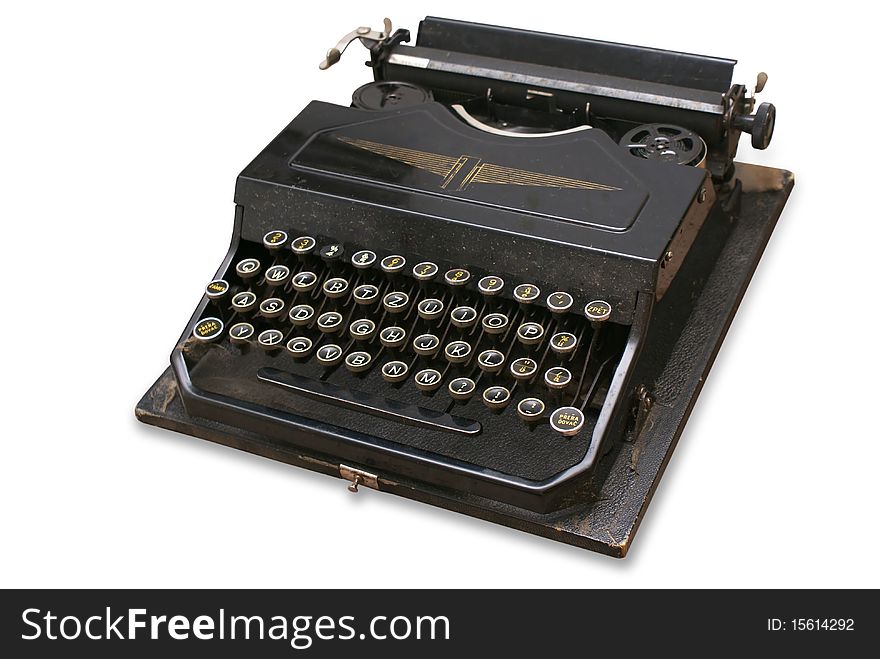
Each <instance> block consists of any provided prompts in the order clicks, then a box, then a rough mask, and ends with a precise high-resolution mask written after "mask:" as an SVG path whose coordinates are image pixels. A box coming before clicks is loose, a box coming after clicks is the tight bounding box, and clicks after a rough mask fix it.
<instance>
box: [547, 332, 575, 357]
mask: <svg viewBox="0 0 880 659" xmlns="http://www.w3.org/2000/svg"><path fill="white" fill-rule="evenodd" d="M576 347H577V337H576V336H575V335H574V334H572V333H571V332H557V333H556V334H554V335H553V336H551V337H550V349H551V350H552V351H553V352H555V353H556V354H557V355H567V354H569V353H570V352H573V351H574V349H575V348H576Z"/></svg>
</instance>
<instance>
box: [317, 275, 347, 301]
mask: <svg viewBox="0 0 880 659" xmlns="http://www.w3.org/2000/svg"><path fill="white" fill-rule="evenodd" d="M322 289H323V290H324V295H326V296H327V297H329V298H330V299H336V298H340V297H343V296H344V295H345V294H346V293H347V292H348V280H347V279H343V278H342V277H331V278H330V279H328V280H327V281H325V282H324V285H323V286H322Z"/></svg>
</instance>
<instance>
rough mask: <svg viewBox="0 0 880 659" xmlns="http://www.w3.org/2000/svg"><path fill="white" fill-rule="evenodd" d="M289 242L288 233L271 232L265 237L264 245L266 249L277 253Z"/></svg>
mask: <svg viewBox="0 0 880 659" xmlns="http://www.w3.org/2000/svg"><path fill="white" fill-rule="evenodd" d="M286 242H287V233H286V232H284V231H280V230H275V231H270V232H269V233H267V234H266V235H265V236H263V245H264V246H265V247H266V249H268V250H271V251H273V252H274V251H276V250H279V249H281V248H282V247H284V244H285V243H286Z"/></svg>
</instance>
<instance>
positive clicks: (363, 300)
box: [352, 284, 379, 304]
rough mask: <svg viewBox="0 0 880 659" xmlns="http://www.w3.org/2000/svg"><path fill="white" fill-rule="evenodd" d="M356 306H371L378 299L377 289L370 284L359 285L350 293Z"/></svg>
mask: <svg viewBox="0 0 880 659" xmlns="http://www.w3.org/2000/svg"><path fill="white" fill-rule="evenodd" d="M352 295H353V296H354V301H355V302H356V303H358V304H372V303H373V302H374V301H375V300H376V298H377V297H379V289H378V288H376V287H375V286H373V285H372V284H361V285H360V286H358V287H357V288H355V289H354V292H353V293H352Z"/></svg>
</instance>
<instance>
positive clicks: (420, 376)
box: [414, 368, 443, 391]
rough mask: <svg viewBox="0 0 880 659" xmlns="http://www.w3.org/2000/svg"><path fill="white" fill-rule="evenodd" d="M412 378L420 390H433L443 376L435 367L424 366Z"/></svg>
mask: <svg viewBox="0 0 880 659" xmlns="http://www.w3.org/2000/svg"><path fill="white" fill-rule="evenodd" d="M414 379H415V383H416V386H417V387H418V388H419V389H421V390H422V391H434V389H436V388H437V387H439V386H440V382H441V381H442V379H443V376H442V375H440V371H438V370H437V369H435V368H425V369H422V370H421V371H419V372H418V373H416V377H415V378H414Z"/></svg>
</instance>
